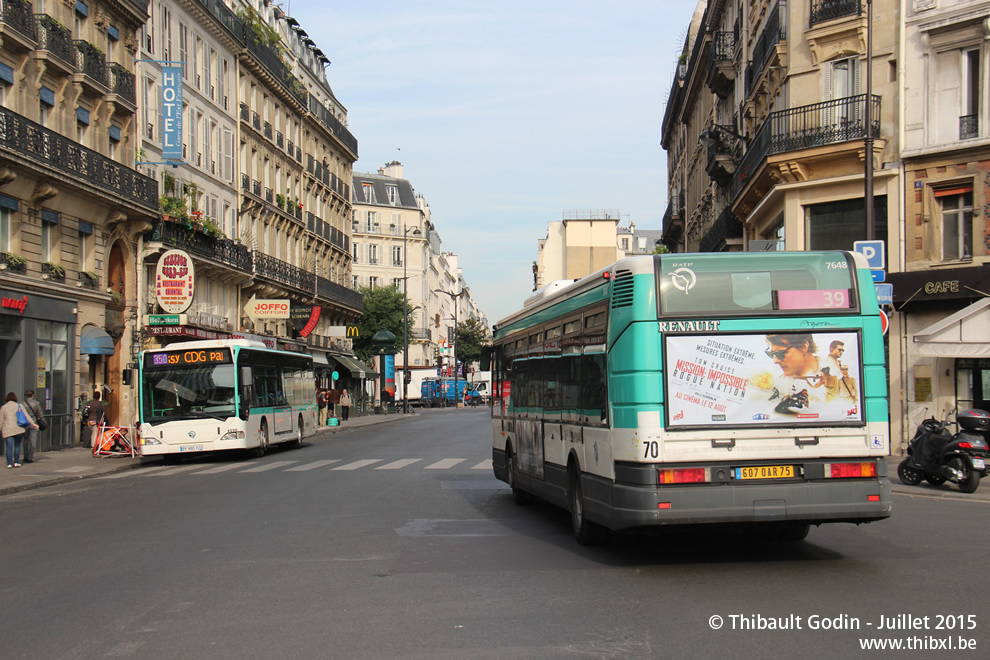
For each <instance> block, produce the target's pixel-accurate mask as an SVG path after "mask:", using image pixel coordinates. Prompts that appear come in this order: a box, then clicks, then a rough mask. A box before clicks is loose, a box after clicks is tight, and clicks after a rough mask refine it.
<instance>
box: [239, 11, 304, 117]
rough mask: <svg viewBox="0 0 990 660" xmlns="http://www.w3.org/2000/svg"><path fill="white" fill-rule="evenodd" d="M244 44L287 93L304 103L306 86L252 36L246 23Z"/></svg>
mask: <svg viewBox="0 0 990 660" xmlns="http://www.w3.org/2000/svg"><path fill="white" fill-rule="evenodd" d="M244 45H245V46H247V49H248V52H249V53H251V55H252V56H253V57H254V58H255V59H256V60H257V61H258V62H260V63H261V65H262V66H263V67H265V68H266V69H268V71H269V72H270V73H271V74H272V75H273V76H274V77H275V79H276V80H278V81H279V83H281V85H282V87H284V88H285V90H286V91H287V92H289V94H291V95H292V96H294V97H295V98H296V100H297V101H299V103H301V104H303V105H306V96H307V95H308V92H307V91H306V86H305V85H303V84H302V83H301V82H300V81H299V80H298V79H297V78H296V77H295V76H293V75H292V73H291V72H290V71H289V69H288V67H286V66H285V64H284V63H283V62H282V60H281V58H279V56H278V55H276V54H275V53H273V52H272V51H271V49H270V48H268V46H266V45H265V44H264V43H263V42H262V40H261V39H259V38H257V37H255V36H254V33H253V32H252V30H251V27H250V26H248V25H245V26H244Z"/></svg>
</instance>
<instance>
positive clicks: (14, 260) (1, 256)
mask: <svg viewBox="0 0 990 660" xmlns="http://www.w3.org/2000/svg"><path fill="white" fill-rule="evenodd" d="M26 266H27V259H25V258H24V257H22V256H21V255H19V254H14V253H13V252H0V269H3V270H7V269H10V270H12V271H17V272H21V273H23V272H24V270H25V268H26Z"/></svg>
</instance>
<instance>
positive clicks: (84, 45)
mask: <svg viewBox="0 0 990 660" xmlns="http://www.w3.org/2000/svg"><path fill="white" fill-rule="evenodd" d="M76 66H77V67H79V70H80V71H81V72H82V73H83V74H84V75H86V76H88V77H90V78H92V79H93V80H95V81H96V82H97V83H99V84H100V85H102V86H103V87H109V85H108V77H107V57H106V55H104V54H103V51H102V50H100V49H99V48H97V47H96V46H94V45H93V44H91V43H89V42H88V41H83V40H82V39H78V40H76Z"/></svg>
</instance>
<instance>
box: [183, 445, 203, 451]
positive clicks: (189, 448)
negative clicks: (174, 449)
mask: <svg viewBox="0 0 990 660" xmlns="http://www.w3.org/2000/svg"><path fill="white" fill-rule="evenodd" d="M179 451H203V445H181V446H180V447H179Z"/></svg>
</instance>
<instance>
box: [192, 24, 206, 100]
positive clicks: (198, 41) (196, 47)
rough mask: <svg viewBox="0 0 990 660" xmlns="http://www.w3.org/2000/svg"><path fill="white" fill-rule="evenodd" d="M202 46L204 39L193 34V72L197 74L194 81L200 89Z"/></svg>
mask: <svg viewBox="0 0 990 660" xmlns="http://www.w3.org/2000/svg"><path fill="white" fill-rule="evenodd" d="M202 47H203V40H202V39H200V38H199V37H198V36H196V35H193V53H192V56H193V61H192V70H193V74H194V76H195V77H194V78H193V81H194V83H195V85H196V89H199V86H200V81H201V77H200V74H199V51H200V49H201V48H202Z"/></svg>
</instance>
